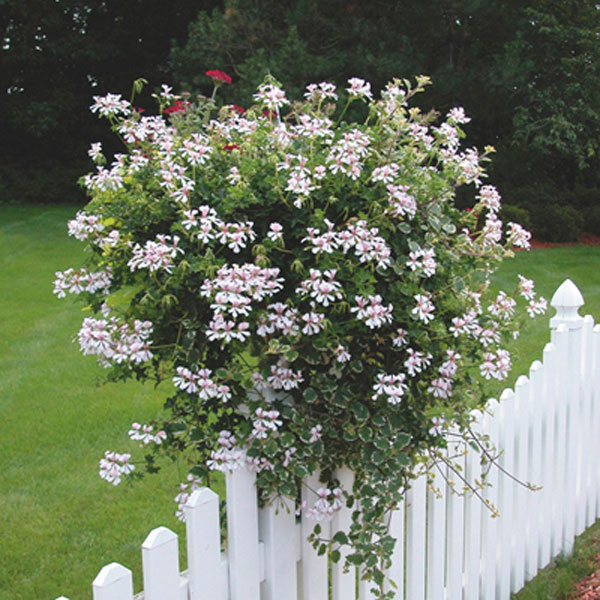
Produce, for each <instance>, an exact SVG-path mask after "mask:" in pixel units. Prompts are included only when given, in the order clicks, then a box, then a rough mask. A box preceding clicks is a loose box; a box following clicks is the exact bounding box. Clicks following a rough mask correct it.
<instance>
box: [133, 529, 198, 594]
mask: <svg viewBox="0 0 600 600" xmlns="http://www.w3.org/2000/svg"><path fill="white" fill-rule="evenodd" d="M142 565H143V572H144V600H163V599H164V598H173V599H174V600H175V599H178V598H179V599H181V600H184V594H185V595H187V593H186V592H187V589H185V588H183V589H182V590H181V591H180V589H179V546H178V544H177V534H176V533H174V532H172V531H171V530H170V529H168V528H167V527H157V528H156V529H153V530H152V531H151V532H150V533H149V534H148V537H147V538H146V539H145V540H144V543H143V544H142Z"/></svg>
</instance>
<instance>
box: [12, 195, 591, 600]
mask: <svg viewBox="0 0 600 600" xmlns="http://www.w3.org/2000/svg"><path fill="white" fill-rule="evenodd" d="M74 213H75V209H74V208H73V207H21V206H3V207H0V323H2V334H1V335H0V423H1V424H2V428H1V435H0V514H1V515H2V518H1V519H0V540H1V542H0V600H26V599H27V600H29V599H31V598H37V599H40V600H44V599H47V600H52V599H54V598H56V597H58V596H60V595H65V596H67V597H69V598H70V599H71V600H82V599H84V598H89V597H90V591H91V590H90V587H91V582H92V580H93V579H94V577H95V576H96V574H97V573H98V571H99V569H100V568H101V567H102V566H103V565H104V564H106V563H108V562H112V561H117V562H120V563H122V564H124V565H125V566H127V567H129V568H131V569H132V570H133V572H134V586H135V589H136V591H137V590H140V589H141V566H140V563H141V559H140V545H141V543H142V541H143V540H144V538H145V537H146V535H147V534H148V533H149V531H150V529H152V528H153V527H157V526H159V525H166V526H168V527H170V528H171V529H173V530H175V531H176V532H177V533H178V534H180V535H181V534H183V526H182V525H181V524H180V523H179V522H178V521H176V520H175V519H174V517H173V512H174V509H175V503H174V502H173V498H174V496H175V494H176V493H177V483H178V482H179V481H181V480H182V478H183V474H185V473H186V472H187V471H186V469H185V468H184V467H182V468H181V469H179V468H178V465H175V464H169V465H166V466H165V468H164V469H163V471H161V473H159V474H158V475H157V476H154V477H152V478H151V479H148V480H146V481H143V482H137V483H136V484H135V485H121V486H119V487H116V488H114V487H112V486H110V485H107V484H106V483H105V482H104V481H102V480H101V479H100V478H99V477H98V475H97V472H98V460H99V458H100V457H101V456H102V455H103V453H104V451H105V450H106V449H114V450H117V451H129V450H130V448H131V444H129V442H128V438H127V434H126V431H127V429H128V427H129V425H130V423H131V422H132V421H134V420H138V421H142V422H143V421H144V420H149V419H152V418H154V417H156V415H157V413H158V412H159V411H160V410H161V406H162V400H163V396H164V394H163V393H162V391H161V390H160V389H158V390H155V389H153V388H152V387H151V386H144V385H141V384H134V383H128V384H114V385H113V384H111V385H104V386H99V385H98V381H99V380H100V378H101V375H102V372H103V371H102V369H99V367H98V366H97V365H96V363H95V360H94V359H93V358H91V357H83V356H81V354H80V353H79V351H78V349H77V345H76V344H72V343H71V342H70V340H71V339H72V338H73V336H74V335H75V334H76V332H77V331H78V329H79V325H80V323H81V319H82V318H83V313H82V312H81V309H80V306H79V305H78V304H76V303H75V302H74V301H73V300H71V299H64V300H60V301H59V300H57V299H56V298H55V297H54V296H53V294H52V281H53V279H54V271H57V270H64V269H66V268H68V267H70V266H77V265H78V264H80V263H81V261H82V259H83V253H82V244H80V243H79V242H76V241H74V240H72V239H69V238H67V236H66V225H65V224H66V221H67V220H68V219H69V218H71V217H72V216H73V215H74ZM599 258H600V248H580V247H577V248H555V249H549V250H543V251H536V252H533V253H519V254H518V255H517V256H516V258H515V259H514V260H513V261H511V263H512V264H507V265H506V266H504V267H503V269H502V271H501V272H500V273H499V275H498V278H497V281H498V283H499V284H502V285H505V286H507V287H510V286H513V285H514V282H515V280H516V273H522V274H524V275H527V276H532V277H534V278H535V279H536V283H537V288H538V290H539V291H540V292H542V293H544V294H545V295H546V296H547V297H548V298H550V297H551V296H552V294H553V292H554V290H555V289H556V288H557V287H558V285H559V284H560V283H561V282H562V280H563V279H564V278H565V277H566V275H567V274H568V276H569V277H571V278H572V279H573V281H574V282H575V283H576V284H577V285H578V286H579V287H580V289H581V290H582V292H583V294H584V297H585V299H586V307H585V310H584V311H582V313H586V312H591V313H592V314H595V315H596V316H599V315H600V270H599V269H597V268H596V266H597V264H598V259H599ZM548 339H549V331H548V321H547V318H541V319H538V320H537V321H536V323H535V324H534V325H533V326H532V328H531V329H530V330H528V331H527V333H526V334H525V335H523V336H522V337H521V338H520V339H519V341H518V345H517V350H518V351H519V353H520V355H521V359H520V362H517V363H516V369H517V373H521V372H525V370H526V369H527V368H528V367H529V364H530V363H531V361H532V360H533V359H535V358H540V357H541V351H542V348H543V345H544V343H545V342H546V341H548ZM513 379H514V378H513ZM180 471H181V473H180ZM182 545H183V544H182ZM184 566H185V559H184V556H183V554H182V568H184ZM533 597H535V596H533ZM520 600H521V599H520Z"/></svg>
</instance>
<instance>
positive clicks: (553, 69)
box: [170, 0, 600, 236]
mask: <svg viewBox="0 0 600 600" xmlns="http://www.w3.org/2000/svg"><path fill="white" fill-rule="evenodd" d="M599 15H600V11H599V10H598V9H597V8H596V3H595V2H592V1H591V0H585V1H580V0H566V1H564V2H563V1H560V2H559V1H558V0H542V1H538V0H425V1H424V2H419V3H415V2H408V1H401V2H391V1H387V0H376V1H375V2H370V3H358V2H354V1H352V0H331V1H329V2H327V3H321V2H318V0H283V1H282V2H274V1H272V0H264V1H261V2H257V1H256V0H226V1H225V3H224V7H223V8H218V9H215V10H214V11H213V12H212V14H210V15H209V14H208V13H206V12H201V13H200V15H199V17H198V19H197V20H196V21H195V22H194V23H193V24H191V26H190V32H189V37H188V40H187V42H186V43H185V44H184V45H176V46H175V47H174V48H173V51H172V54H171V63H170V64H171V68H172V70H173V75H174V77H175V78H176V80H177V81H179V82H180V85H181V86H182V88H183V89H189V90H190V91H201V92H204V93H206V92H207V91H208V89H209V87H208V86H210V80H209V79H208V78H205V77H204V76H203V73H204V71H205V70H206V69H207V68H221V69H224V70H226V71H229V72H230V73H231V74H232V75H233V76H234V79H235V80H236V81H235V83H236V85H235V86H232V89H231V90H227V93H228V94H229V95H226V96H225V97H226V99H227V101H229V102H233V103H236V104H245V103H248V102H250V99H251V93H252V91H253V90H254V89H255V87H256V85H257V84H258V83H259V82H260V81H261V80H262V78H263V77H264V75H265V73H267V72H270V73H272V74H273V75H275V76H276V77H277V78H278V79H279V80H280V81H282V83H283V84H284V85H285V86H286V87H287V89H288V90H290V95H292V96H295V97H296V98H300V97H301V95H302V93H303V89H304V87H305V85H306V84H307V83H309V82H313V81H320V80H329V81H332V82H334V83H336V84H337V85H338V86H345V82H346V81H347V79H348V78H349V77H352V76H358V77H362V78H364V79H368V80H369V81H370V82H371V83H372V85H373V88H374V89H375V90H378V89H381V87H382V86H383V85H384V84H385V82H386V81H388V80H389V79H391V78H392V77H396V76H401V77H412V76H416V75H418V74H427V75H430V76H431V78H432V80H433V83H434V85H433V89H432V92H431V94H430V95H429V98H430V101H431V104H433V106H434V107H435V109H436V110H437V111H438V112H440V113H442V114H445V113H446V112H447V111H448V109H449V108H451V107H452V106H454V105H456V104H460V105H462V106H464V107H465V109H466V111H467V114H469V115H470V116H472V117H473V122H472V124H469V125H468V126H467V130H468V133H469V137H470V139H471V140H472V141H473V143H474V144H476V145H477V146H478V147H480V148H481V147H483V146H485V145H486V144H493V145H494V146H495V147H496V148H497V151H498V156H497V159H496V161H495V168H494V170H493V171H492V174H493V176H494V178H495V180H496V181H498V182H499V183H500V187H501V189H502V190H503V191H504V193H505V197H506V198H507V200H508V203H509V204H512V205H515V204H520V205H522V206H524V207H525V208H526V209H528V210H530V211H532V213H534V214H532V223H533V225H534V226H535V227H538V228H540V231H543V230H544V227H542V223H541V221H542V219H543V217H544V215H543V214H542V213H543V211H544V210H545V206H546V204H548V202H551V203H555V204H556V203H557V202H558V203H559V204H560V206H558V205H557V206H556V207H555V209H556V210H557V211H558V212H561V211H563V212H564V210H567V209H563V206H562V205H563V204H565V203H567V204H568V203H573V202H578V203H579V204H580V205H581V204H582V202H583V205H584V206H587V207H589V208H592V207H593V205H594V204H596V203H597V202H598V199H600V193H599V192H598V184H599V179H598V174H597V173H598V169H597V168H593V167H594V166H597V152H598V139H599V134H600V122H599V120H598V119H599V117H598V112H597V110H596V107H597V106H598V94H599V90H600V88H599V84H600V72H599V69H600V66H599V65H600V60H599V59H600V56H599V55H598V54H599V53H600V45H599V44H598V43H597V40H598V18H599ZM581 198H584V200H583V201H582V200H580V199H581ZM596 212H597V219H595V221H594V220H593V219H592V220H588V226H590V227H597V228H598V231H599V232H600V208H598V210H597V211H596ZM588 213H590V211H588ZM590 214H591V213H590ZM571 217H573V218H572V219H570V220H571V221H573V223H574V225H573V227H572V228H571V232H570V233H569V235H570V236H572V235H576V234H577V226H576V224H575V221H576V218H575V217H576V215H575V214H574V213H573V214H571ZM521 218H523V217H521ZM525 218H526V219H527V217H526V216H525ZM596 221H597V223H596V225H594V222H596ZM565 222H566V220H565Z"/></svg>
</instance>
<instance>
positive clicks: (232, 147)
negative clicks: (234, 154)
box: [223, 144, 240, 152]
mask: <svg viewBox="0 0 600 600" xmlns="http://www.w3.org/2000/svg"><path fill="white" fill-rule="evenodd" d="M239 149H240V146H238V145H237V144H225V145H224V146H223V150H227V152H231V151H232V150H239Z"/></svg>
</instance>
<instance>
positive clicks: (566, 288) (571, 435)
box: [550, 279, 584, 554]
mask: <svg viewBox="0 0 600 600" xmlns="http://www.w3.org/2000/svg"><path fill="white" fill-rule="evenodd" d="M550 304H551V305H552V306H553V307H554V308H556V316H554V317H553V318H552V319H551V320H550V326H551V327H552V329H553V330H554V329H555V328H556V329H557V328H558V327H559V326H560V325H564V326H565V327H566V328H567V332H568V334H567V340H568V341H567V344H568V350H567V353H568V354H567V362H566V365H565V366H566V369H565V373H564V375H565V377H567V378H568V383H567V384H566V386H565V388H563V390H564V394H565V397H564V402H565V403H566V404H567V406H566V413H567V414H566V418H567V430H566V444H567V446H566V456H565V458H566V473H565V476H566V479H565V485H566V488H567V489H569V490H571V493H570V494H567V497H566V499H565V527H564V545H563V551H564V552H566V553H567V554H571V552H572V550H573V542H574V539H575V534H576V532H577V527H576V512H577V496H578V492H579V491H580V490H578V480H579V479H580V476H581V469H580V465H579V464H578V463H579V461H578V456H579V442H578V429H579V424H580V423H579V419H580V398H581V394H580V389H581V381H580V380H581V376H580V369H581V337H582V328H583V317H582V316H580V315H579V314H578V310H579V308H580V307H581V306H582V305H583V304H584V300H583V296H582V295H581V292H580V291H579V289H578V288H577V286H576V285H575V284H574V283H573V282H572V281H571V280H570V279H566V280H565V281H564V282H563V283H562V285H561V286H560V287H559V288H558V289H557V290H556V292H555V294H554V296H553V297H552V300H551V302H550ZM580 529H581V531H579V532H580V533H581V532H582V531H583V528H582V527H581V525H580Z"/></svg>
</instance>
